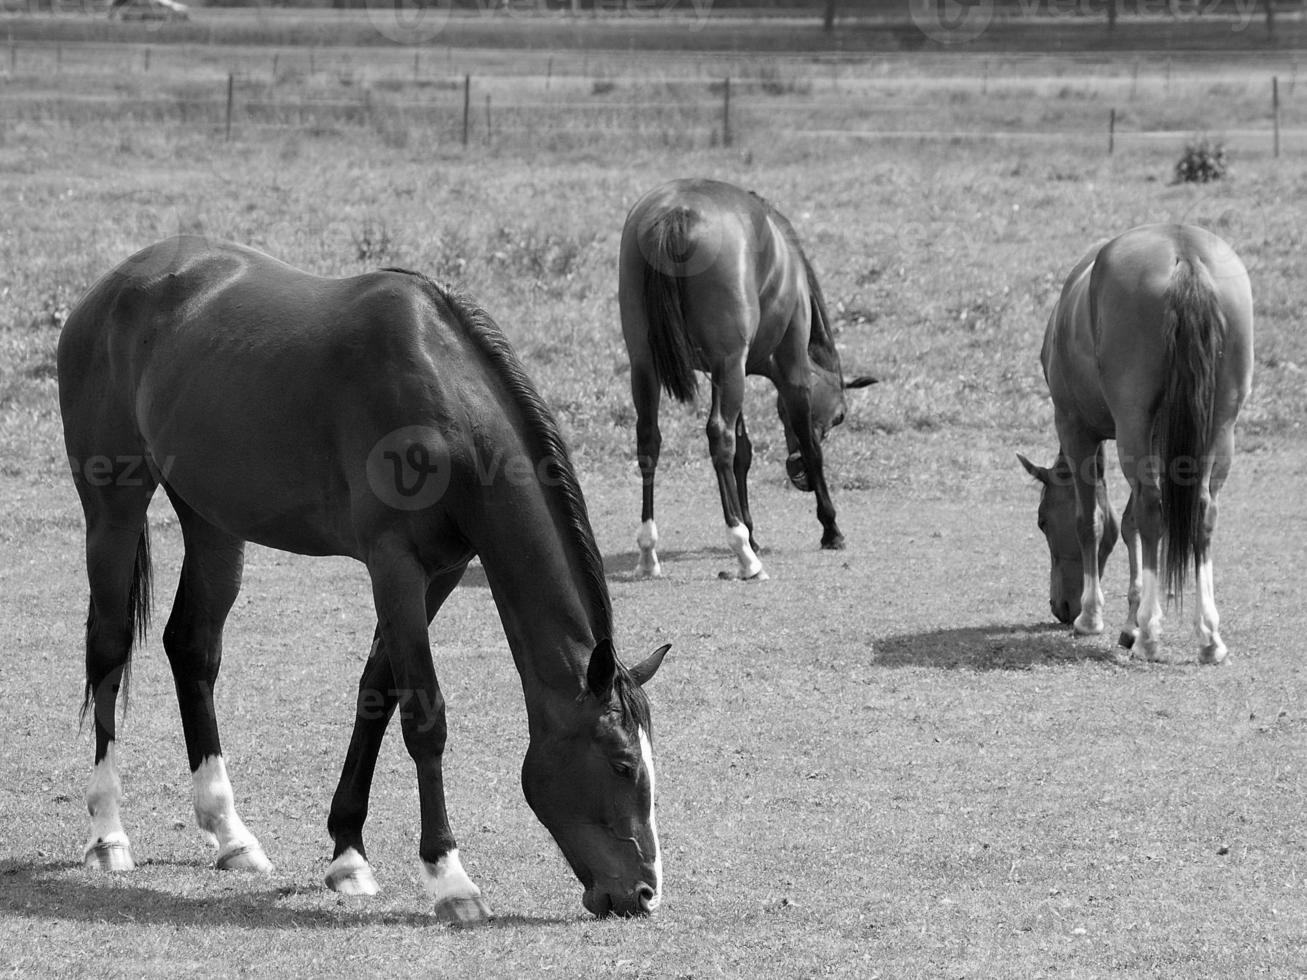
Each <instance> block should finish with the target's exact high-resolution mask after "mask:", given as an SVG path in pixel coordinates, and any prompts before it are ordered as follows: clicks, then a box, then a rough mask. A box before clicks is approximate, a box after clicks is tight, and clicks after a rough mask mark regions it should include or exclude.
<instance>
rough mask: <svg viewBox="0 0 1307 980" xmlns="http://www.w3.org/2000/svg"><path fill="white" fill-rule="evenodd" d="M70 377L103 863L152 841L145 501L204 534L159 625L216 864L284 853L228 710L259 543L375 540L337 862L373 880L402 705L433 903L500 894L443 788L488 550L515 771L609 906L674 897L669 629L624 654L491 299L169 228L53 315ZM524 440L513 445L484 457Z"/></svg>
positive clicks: (342, 871)
mask: <svg viewBox="0 0 1307 980" xmlns="http://www.w3.org/2000/svg"><path fill="white" fill-rule="evenodd" d="M58 375H59V401H60V410H61V412H62V415H63V424H64V440H65V444H66V447H67V451H68V458H69V462H70V464H71V467H72V473H73V479H74V483H75V484H76V487H77V492H78V496H79V497H80V499H81V503H82V508H83V510H84V512H85V516H86V566H87V574H88V578H89V583H90V592H91V599H90V612H89V615H88V617H87V624H86V699H85V703H84V706H83V707H84V711H85V710H88V709H89V710H90V712H91V715H92V717H93V719H94V728H95V767H94V770H93V772H92V775H91V780H90V786H89V788H88V790H87V809H88V810H89V812H90V817H91V835H90V839H89V841H88V843H87V845H86V849H85V852H84V856H83V859H84V862H85V864H86V865H87V866H88V867H92V868H101V869H105V870H113V871H128V870H131V869H132V868H133V867H134V866H135V860H134V858H133V855H132V851H131V847H130V843H129V840H128V837H127V834H126V832H125V830H124V829H123V823H122V819H121V816H120V807H121V800H122V784H121V782H120V780H119V773H118V758H117V750H116V746H117V732H116V719H115V712H114V707H115V704H116V701H117V697H118V693H119V688H120V686H123V685H125V683H126V678H127V669H128V667H129V665H130V658H131V654H132V649H133V646H134V645H135V644H136V643H137V642H139V640H140V639H141V636H142V635H143V633H144V629H145V625H146V623H147V621H148V618H149V592H150V589H149V583H150V547H149V534H148V530H149V525H148V521H147V509H148V507H149V504H150V500H151V499H152V498H153V496H154V494H155V491H156V489H157V488H158V487H160V486H162V487H163V489H164V490H165V491H166V493H167V495H168V498H169V500H170V501H171V503H172V506H173V509H174V510H175V511H176V512H177V518H178V522H179V524H180V526H181V532H182V538H183V541H184V543H185V557H184V560H183V563H182V570H181V581H180V583H179V585H178V588H177V596H176V599H175V601H174V603H173V609H172V614H171V615H170V616H169V618H168V623H167V626H166V627H165V628H164V631H163V647H164V651H165V653H166V654H167V657H168V662H169V664H170V666H171V668H172V674H173V679H174V681H175V684H176V691H177V701H178V706H179V708H180V711H181V719H182V729H183V732H184V734H185V739H186V751H187V755H188V757H189V762H190V769H191V774H192V788H193V798H194V805H195V815H196V820H197V822H198V823H199V827H200V830H201V831H202V832H203V833H204V834H205V835H206V836H207V837H208V838H210V840H212V841H213V842H214V843H215V844H216V845H217V848H218V850H217V859H216V866H217V867H218V868H223V869H239V870H250V871H267V870H269V869H270V868H271V864H270V863H269V861H268V858H267V856H266V854H265V852H264V850H263V848H262V846H261V845H260V844H259V841H258V840H257V838H256V837H255V836H254V835H253V834H252V833H251V832H250V831H249V830H248V829H247V828H246V826H245V824H244V822H243V821H242V820H241V818H240V816H239V815H238V814H237V812H236V808H235V804H234V794H233V792H232V787H231V782H230V780H229V778H228V774H227V767H226V764H225V762H224V760H223V753H222V746H221V742H220V740H219V737H218V722H217V718H216V715H215V712H214V686H215V684H216V682H217V678H218V670H219V666H220V663H221V658H222V632H223V625H224V622H225V620H226V618H227V614H228V612H229V611H230V610H231V607H232V604H233V602H234V601H235V599H236V596H237V593H238V591H239V589H240V581H241V569H242V565H243V558H244V549H245V542H246V541H254V542H257V543H259V544H262V545H265V546H266V547H270V548H278V549H281V550H284V551H290V552H294V553H297V554H306V555H347V556H349V557H352V558H355V559H357V560H359V561H360V562H363V563H364V564H365V565H366V567H367V570H368V574H369V576H370V578H371V582H372V594H373V599H374V604H375V606H376V613H377V625H376V629H375V632H374V635H373V641H372V647H371V652H370V654H369V656H368V660H367V663H366V664H365V666H364V668H363V673H362V677H361V679H360V680H359V688H358V700H357V708H356V713H355V719H354V730H353V735H352V737H351V739H350V743H349V748H348V750H347V752H346V755H345V762H344V766H343V768H342V772H341V777H340V781H339V783H338V786H337V789H336V792H335V795H334V797H333V798H332V802H331V810H330V814H329V817H328V820H327V830H328V832H329V834H330V835H331V837H332V839H333V841H334V845H335V848H334V852H333V859H332V862H331V865H330V867H329V868H328V869H327V876H326V882H327V885H328V886H329V887H330V888H332V889H333V890H335V891H338V892H342V893H347V894H365V895H370V894H373V893H375V892H376V891H377V889H378V885H377V881H376V878H375V876H374V875H373V872H372V868H371V865H370V864H369V863H368V860H367V852H366V850H365V848H364V844H363V826H364V822H365V820H366V819H367V814H368V797H369V793H370V790H371V785H372V777H373V773H374V770H375V766H376V762H377V753H378V751H379V749H380V746H381V741H382V737H383V736H384V734H385V732H386V728H387V726H388V724H389V722H390V719H391V717H392V715H394V714H396V713H398V714H399V717H400V725H401V729H402V734H403V738H404V744H405V746H406V748H407V749H408V752H409V754H410V756H411V757H412V759H413V762H414V764H415V767H416V770H417V786H418V801H419V805H420V818H421V836H420V839H419V842H418V857H419V859H420V860H419V871H420V874H421V877H422V881H423V884H424V887H425V889H426V891H427V893H428V894H429V896H430V899H431V901H432V903H433V911H434V914H435V915H436V916H437V917H439V918H444V919H449V920H453V921H462V922H467V921H479V920H483V919H485V918H487V917H488V916H489V914H490V912H489V909H488V907H487V906H486V904H485V901H484V900H483V899H482V896H481V891H480V889H479V888H478V887H477V885H476V884H475V883H473V881H472V880H471V878H470V877H469V876H468V874H467V873H466V872H465V871H464V870H463V866H462V863H461V861H460V858H459V851H458V845H457V843H456V841H455V838H454V834H453V831H452V830H451V829H450V821H449V817H448V814H447V812H446V808H445V790H444V776H443V764H442V758H443V754H444V749H445V741H446V735H447V725H446V718H445V701H444V698H443V696H442V695H441V692H440V687H439V684H438V683H437V679H436V671H435V667H434V664H433V663H432V656H431V647H430V641H429V637H428V624H429V623H430V622H431V620H432V618H433V617H434V616H435V615H436V614H437V612H438V611H439V610H440V607H441V604H442V603H443V602H444V601H445V600H446V599H447V598H448V596H449V595H450V593H451V592H453V590H454V588H455V586H457V585H458V582H459V580H460V579H461V578H462V576H463V573H464V571H465V570H466V568H467V564H468V562H469V561H470V560H471V559H472V557H473V556H475V555H479V556H480V558H481V563H482V565H483V567H484V569H485V573H486V578H487V580H488V582H489V585H490V590H491V593H492V594H493V597H494V600H495V604H496V606H497V607H498V610H499V615H500V619H501V620H502V621H503V625H504V632H505V634H506V636H507V638H508V644H509V648H510V649H511V651H512V654H513V659H514V662H515V663H516V665H517V669H518V673H519V674H520V675H521V680H522V689H523V694H524V697H525V701H526V714H527V720H528V726H529V729H530V739H529V743H528V747H527V752H526V758H525V760H524V761H523V763H522V789H523V792H524V794H525V795H526V798H527V802H528V803H529V804H530V806H531V808H532V809H533V810H534V811H535V813H536V816H537V817H538V818H539V819H540V821H541V822H542V823H543V824H544V825H545V826H546V827H547V828H548V829H549V831H550V832H551V833H552V834H553V836H554V839H555V840H556V841H557V842H558V845H559V847H560V848H561V850H562V852H563V855H564V857H565V858H566V859H567V861H568V863H569V864H570V865H571V867H572V870H573V872H574V873H575V874H576V876H577V878H578V879H579V880H580V881H581V884H582V886H583V887H584V894H583V897H582V902H583V904H584V905H585V907H586V908H587V909H589V910H590V911H591V912H593V913H594V914H596V915H606V914H608V913H610V912H615V913H618V914H623V915H642V914H647V913H648V912H650V911H652V910H653V909H654V908H655V907H656V906H657V905H658V902H659V899H660V896H661V888H662V858H661V852H660V850H659V842H658V832H657V827H656V824H655V821H654V809H653V806H654V771H653V755H652V743H651V737H652V728H651V722H650V709H649V701H648V698H647V696H646V695H645V693H644V691H643V684H644V683H645V682H646V681H647V680H648V679H649V678H650V677H651V676H652V675H653V673H654V671H655V670H657V668H658V665H659V664H660V663H661V661H662V657H663V654H664V653H665V652H666V649H667V648H666V647H663V648H661V649H659V650H657V651H655V652H654V654H653V655H652V656H650V657H649V658H648V659H647V660H645V661H644V662H642V663H640V664H638V665H636V666H634V667H632V668H630V669H629V670H628V669H627V668H626V667H625V666H623V664H622V663H621V661H620V660H619V659H618V657H617V654H616V651H615V650H614V648H613V642H612V636H613V624H612V608H611V603H610V601H609V595H608V588H607V584H606V582H605V579H604V572H603V565H602V561H601V559H600V556H599V551H598V548H597V547H596V544H595V540H594V535H593V533H592V531H591V528H590V523H589V518H588V516H587V514H586V507H585V501H584V500H583V498H582V496H581V491H580V486H579V484H578V482H577V479H576V474H575V472H574V471H573V469H572V464H571V462H570V460H569V457H568V453H567V450H566V447H565V446H564V444H563V442H562V440H561V437H560V435H559V432H558V427H557V424H556V423H555V421H554V419H553V417H552V415H551V414H550V413H549V410H548V409H547V408H546V407H545V405H544V403H543V401H542V400H541V399H540V396H539V395H538V394H537V392H536V391H535V389H534V387H533V386H532V384H531V382H530V380H529V379H528V378H527V376H526V373H525V372H524V370H523V369H522V366H521V364H520V362H519V361H518V360H517V357H516V355H515V354H514V353H513V351H512V349H511V347H510V346H509V344H508V342H507V340H506V339H505V338H504V336H503V334H502V333H501V332H500V331H499V328H498V327H497V326H496V325H495V324H494V322H493V321H492V320H491V319H490V317H489V316H488V315H487V314H485V313H484V312H483V311H481V310H479V309H477V308H475V307H473V306H471V305H470V304H468V303H466V302H464V301H463V300H460V299H459V298H457V297H456V296H453V295H451V294H450V293H449V292H447V291H445V290H443V289H441V288H440V287H438V286H437V285H436V284H435V283H433V282H431V281H430V280H429V279H427V278H426V277H425V276H421V275H418V274H416V273H410V272H405V271H403V270H383V271H381V272H375V273H369V274H367V275H362V276H355V277H352V278H347V279H324V278H319V277H317V276H312V275H308V274H307V273H304V272H301V271H299V270H297V269H293V268H291V267H290V266H288V265H284V264H282V263H281V262H278V261H277V260H275V259H273V258H270V257H269V256H267V255H264V254H262V253H261V252H256V251H254V250H252V249H248V248H243V247H240V246H236V245H230V244H225V243H219V242H210V241H207V240H205V239H202V238H176V239H171V240H169V241H165V242H161V243H159V244H157V245H154V246H151V247H150V248H147V249H145V250H143V251H141V252H139V253H137V254H136V255H135V256H133V257H131V258H129V259H127V260H126V261H125V262H123V263H122V264H121V265H119V266H118V267H117V268H116V269H114V270H113V271H111V272H110V273H109V274H108V275H106V276H105V277H104V278H103V279H101V280H100V281H99V282H98V283H97V284H96V285H95V286H93V287H92V288H91V290H90V291H89V292H88V293H87V294H86V296H85V297H83V299H81V300H80V301H79V303H78V305H77V307H76V308H75V309H74V310H73V312H72V314H71V315H70V316H69V318H68V321H67V323H66V324H65V326H64V329H63V333H62V335H61V336H60V338H59V350H58ZM514 457H516V458H519V459H521V460H523V461H526V462H527V463H529V472H530V473H531V474H535V477H534V478H523V477H522V475H521V474H522V470H523V468H522V467H515V466H493V467H487V466H486V465H485V460H486V459H496V460H500V459H509V460H510V461H511V460H512V459H513V458H514Z"/></svg>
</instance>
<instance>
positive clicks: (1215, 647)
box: [1194, 552, 1227, 664]
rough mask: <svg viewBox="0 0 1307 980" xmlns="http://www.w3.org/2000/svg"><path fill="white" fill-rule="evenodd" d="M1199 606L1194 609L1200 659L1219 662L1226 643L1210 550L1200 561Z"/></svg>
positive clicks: (1222, 658)
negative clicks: (1221, 628) (1220, 630)
mask: <svg viewBox="0 0 1307 980" xmlns="http://www.w3.org/2000/svg"><path fill="white" fill-rule="evenodd" d="M1197 578H1198V608H1197V609H1195V610H1194V631H1195V632H1196V633H1197V634H1198V659H1199V660H1200V661H1202V662H1203V663H1207V664H1219V663H1220V662H1221V661H1222V660H1224V659H1225V655H1226V652H1227V651H1226V649H1225V644H1224V643H1223V642H1221V634H1220V632H1219V629H1220V625H1221V615H1220V613H1218V612H1217V611H1216V586H1215V583H1214V582H1213V580H1212V556H1211V553H1210V552H1209V553H1208V554H1207V555H1206V556H1205V557H1204V558H1203V560H1202V561H1201V562H1199V563H1198V575H1197Z"/></svg>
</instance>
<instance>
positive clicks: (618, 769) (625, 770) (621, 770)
mask: <svg viewBox="0 0 1307 980" xmlns="http://www.w3.org/2000/svg"><path fill="white" fill-rule="evenodd" d="M613 772H615V773H617V775H618V776H620V777H622V778H623V779H634V778H635V766H634V765H633V764H632V763H630V762H614V763H613Z"/></svg>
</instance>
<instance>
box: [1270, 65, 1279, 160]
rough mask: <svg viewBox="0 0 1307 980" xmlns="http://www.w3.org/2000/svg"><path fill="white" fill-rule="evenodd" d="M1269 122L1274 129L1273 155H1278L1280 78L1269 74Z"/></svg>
mask: <svg viewBox="0 0 1307 980" xmlns="http://www.w3.org/2000/svg"><path fill="white" fill-rule="evenodd" d="M1271 123H1272V125H1273V126H1274V129H1275V146H1274V155H1275V156H1277V157H1278V156H1279V155H1280V79H1279V76H1277V75H1272V76H1271Z"/></svg>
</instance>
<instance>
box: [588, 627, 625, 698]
mask: <svg viewBox="0 0 1307 980" xmlns="http://www.w3.org/2000/svg"><path fill="white" fill-rule="evenodd" d="M616 678H617V654H616V652H614V650H613V641H612V640H610V639H608V638H606V637H605V638H604V639H602V640H600V641H599V643H598V644H597V645H596V646H595V648H594V653H592V654H590V666H588V667H587V668H586V669H585V683H586V686H587V687H589V688H590V693H591V694H593V695H594V696H595V697H597V698H598V699H599V700H600V701H607V700H608V697H609V695H611V694H612V693H613V681H614V680H615V679H616Z"/></svg>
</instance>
